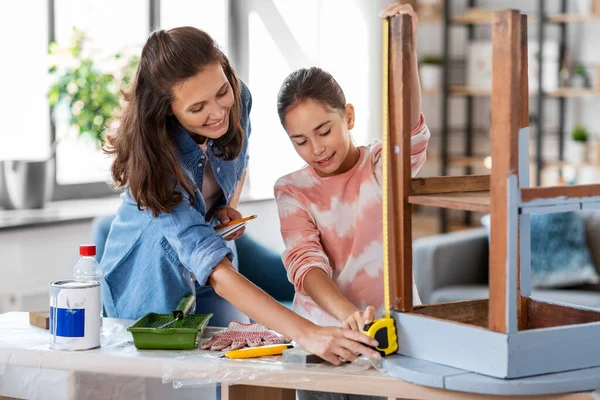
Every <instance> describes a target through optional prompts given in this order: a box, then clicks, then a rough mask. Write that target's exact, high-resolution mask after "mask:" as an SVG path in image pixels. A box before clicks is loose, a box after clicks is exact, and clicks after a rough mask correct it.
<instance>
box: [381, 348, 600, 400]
mask: <svg viewBox="0 0 600 400" xmlns="http://www.w3.org/2000/svg"><path fill="white" fill-rule="evenodd" d="M381 369H382V370H383V371H385V372H386V373H388V374H389V375H392V376H395V377H397V378H399V379H402V380H405V381H408V382H412V383H416V384H419V385H424V386H429V387H434V388H440V389H448V390H454V391H460V392H469V393H479V394H488V395H503V396H515V395H522V396H525V395H547V394H557V393H572V392H590V391H594V393H593V395H595V397H591V398H597V399H600V389H599V388H600V367H595V368H586V369H581V370H576V371H567V372H560V373H554V374H546V375H539V376H533V377H526V378H519V379H499V378H492V377H488V376H484V375H479V374H475V373H471V372H469V371H464V370H460V369H456V368H451V367H446V366H444V365H440V364H435V363H432V362H428V361H423V360H418V359H415V358H412V357H406V356H402V355H393V356H390V357H387V358H385V359H384V361H383V364H382V366H381Z"/></svg>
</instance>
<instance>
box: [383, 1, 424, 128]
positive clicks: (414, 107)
mask: <svg viewBox="0 0 600 400" xmlns="http://www.w3.org/2000/svg"><path fill="white" fill-rule="evenodd" d="M400 14H408V15H410V16H411V17H412V30H413V46H412V48H413V51H412V54H411V55H410V64H411V71H412V73H411V77H410V82H411V86H410V91H411V94H410V97H411V99H410V104H411V109H410V126H411V127H412V129H415V128H416V127H417V126H418V125H419V121H420V116H421V82H420V81H419V61H418V58H417V34H418V32H419V18H418V17H417V13H416V12H415V10H413V8H412V6H411V5H410V4H399V3H394V4H390V5H389V6H387V7H386V8H384V9H383V10H381V12H380V13H379V17H380V18H381V19H385V18H388V17H393V16H395V15H400Z"/></svg>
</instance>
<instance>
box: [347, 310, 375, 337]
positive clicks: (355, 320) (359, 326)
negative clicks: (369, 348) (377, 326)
mask: <svg viewBox="0 0 600 400" xmlns="http://www.w3.org/2000/svg"><path fill="white" fill-rule="evenodd" d="M374 318H375V308H374V307H372V306H368V307H367V308H365V311H355V312H353V313H352V314H350V315H349V316H348V318H346V320H345V321H344V322H343V323H342V327H343V328H348V329H352V330H353V331H355V332H362V331H363V328H364V327H365V325H367V324H370V323H371V322H373V319H374Z"/></svg>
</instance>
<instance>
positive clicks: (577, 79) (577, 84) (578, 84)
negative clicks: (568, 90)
mask: <svg viewBox="0 0 600 400" xmlns="http://www.w3.org/2000/svg"><path fill="white" fill-rule="evenodd" d="M571 87H572V88H575V89H583V88H584V87H585V78H584V77H583V76H581V75H574V76H573V77H572V78H571Z"/></svg>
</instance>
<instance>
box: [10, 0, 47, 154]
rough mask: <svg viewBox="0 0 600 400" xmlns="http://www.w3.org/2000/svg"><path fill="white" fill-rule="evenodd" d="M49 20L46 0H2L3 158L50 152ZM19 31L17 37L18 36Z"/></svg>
mask: <svg viewBox="0 0 600 400" xmlns="http://www.w3.org/2000/svg"><path fill="white" fill-rule="evenodd" d="M23 21H27V24H24V23H23ZM46 21H47V7H46V2H39V1H38V0H25V1H11V2H1V3H0V37H1V38H3V40H2V63H1V66H0V72H1V73H0V87H2V91H3V93H4V95H3V96H2V97H1V98H0V119H1V120H2V129H0V141H1V143H2V145H1V146H0V159H1V160H15V159H26V160H43V159H46V158H47V157H48V156H49V151H48V143H49V142H50V134H49V131H48V115H49V114H48V101H47V100H46V91H45V88H46V87H47V79H46V72H47V69H48V67H47V64H46V54H47V49H48V36H47V23H46ZM25 30H27V31H28V32H27V34H24V33H23V32H24V31H25ZM15 36H17V37H18V40H13V39H15ZM10 38H12V39H10Z"/></svg>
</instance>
